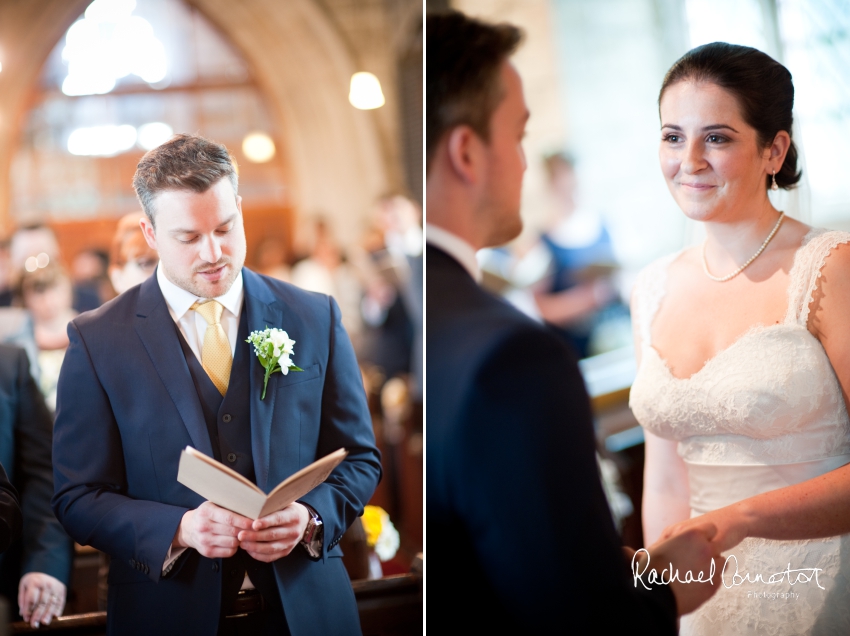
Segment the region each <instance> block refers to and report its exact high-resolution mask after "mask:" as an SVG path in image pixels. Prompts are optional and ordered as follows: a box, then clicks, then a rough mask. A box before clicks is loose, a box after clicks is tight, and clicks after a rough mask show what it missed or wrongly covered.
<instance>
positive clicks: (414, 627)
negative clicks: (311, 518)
mask: <svg viewBox="0 0 850 636" xmlns="http://www.w3.org/2000/svg"><path fill="white" fill-rule="evenodd" d="M351 587H352V588H354V596H355V598H356V599H357V608H358V610H359V611H360V626H361V627H362V629H363V636H412V635H413V634H417V635H419V634H422V625H423V622H422V572H421V568H418V569H415V570H414V571H413V572H411V573H409V574H398V575H395V576H387V577H384V578H382V579H374V580H366V581H352V583H351ZM36 632H38V633H44V632H48V633H51V634H57V636H102V635H103V634H106V612H91V613H88V614H76V615H73V616H60V617H59V618H56V619H54V620H53V622H52V623H51V624H50V625H43V626H42V627H41V628H39V629H33V628H31V627H30V626H29V624H27V623H24V622H18V623H12V625H11V634H32V633H36Z"/></svg>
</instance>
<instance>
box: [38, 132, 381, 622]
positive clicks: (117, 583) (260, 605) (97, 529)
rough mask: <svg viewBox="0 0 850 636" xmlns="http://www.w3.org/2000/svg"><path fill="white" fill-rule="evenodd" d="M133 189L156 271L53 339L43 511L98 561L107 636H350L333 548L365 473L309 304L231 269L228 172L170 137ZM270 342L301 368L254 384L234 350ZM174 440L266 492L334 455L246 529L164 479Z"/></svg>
mask: <svg viewBox="0 0 850 636" xmlns="http://www.w3.org/2000/svg"><path fill="white" fill-rule="evenodd" d="M133 183H134V186H135V189H136V193H137V195H138V197H139V200H140V202H141V204H142V207H143V208H144V210H145V213H146V218H145V219H144V220H143V221H142V223H141V224H142V230H143V232H144V234H145V238H146V240H147V242H148V244H149V245H150V246H151V248H153V249H155V250H157V252H158V253H159V258H160V261H159V265H158V267H157V270H156V273H155V275H153V276H151V277H150V278H149V279H148V280H147V281H145V282H144V283H142V284H141V285H139V286H137V287H133V288H131V289H130V290H128V291H126V292H124V293H123V294H121V295H120V296H118V298H116V299H115V300H113V301H111V302H109V303H107V304H106V305H104V306H103V307H101V308H100V309H98V310H96V311H93V312H88V313H85V314H82V315H81V316H79V317H78V318H77V319H75V320H74V321H73V322H71V323H70V324H69V326H68V335H69V337H70V346H69V347H68V350H67V353H66V356H65V361H64V364H63V366H62V372H61V375H60V379H59V388H58V408H57V416H56V425H55V432H54V453H53V461H54V470H55V495H54V498H53V507H54V510H55V512H56V516H57V517H58V519H59V520H60V521H61V523H62V524H63V525H64V527H65V529H66V530H67V531H68V534H70V535H71V536H72V537H73V538H74V539H75V540H76V541H77V542H79V543H81V544H87V545H92V546H94V547H96V548H98V549H99V550H102V551H103V552H105V553H107V554H109V555H110V556H111V557H112V558H111V564H110V572H109V597H108V615H107V620H108V627H107V630H108V633H110V634H122V635H125V634H216V633H218V634H252V635H253V634H276V635H277V634H289V633H291V634H293V635H294V636H300V635H301V634H317V635H320V634H356V633H359V622H358V621H359V619H358V613H357V606H356V602H355V599H354V594H353V592H352V589H351V585H350V583H349V580H348V576H347V574H346V571H345V567H344V566H343V563H342V559H341V558H340V557H341V556H342V554H341V550H340V549H339V547H337V544H338V543H339V540H340V538H341V537H342V534H343V533H344V532H345V530H346V528H348V526H349V525H350V524H351V523H352V521H353V520H354V519H355V517H357V516H358V515H360V514H362V512H363V506H364V505H365V504H366V503H367V502H368V500H369V498H370V497H371V496H372V493H373V491H374V490H375V487H376V485H377V483H378V480H379V479H380V475H381V468H380V456H379V453H378V451H377V449H376V447H375V440H374V436H373V433H372V424H371V419H370V417H369V411H368V408H367V404H366V396H365V393H364V390H363V384H362V381H361V375H360V370H359V368H358V366H357V362H356V360H355V357H354V351H353V349H352V347H351V344H350V342H349V340H348V336H347V335H346V333H345V330H344V329H343V327H342V325H341V322H340V310H339V307H338V306H337V304H336V302H335V301H334V300H333V299H332V298H329V297H327V296H324V295H321V294H313V293H308V292H305V291H302V290H300V289H298V288H296V287H293V286H292V285H288V284H286V283H282V282H279V281H276V280H273V279H270V278H266V277H264V276H259V275H257V274H255V273H254V272H252V271H251V270H249V269H247V268H244V267H243V264H244V262H245V252H246V248H245V233H244V229H243V225H242V203H241V198H240V197H239V196H238V195H237V186H238V181H237V175H236V171H235V167H234V165H233V163H232V162H231V159H230V156H229V154H228V152H227V150H226V149H225V148H224V146H221V145H219V144H217V143H214V142H212V141H209V140H207V139H204V138H202V137H197V136H190V135H177V136H175V137H174V138H172V139H171V140H170V141H168V142H166V143H165V144H163V145H161V146H159V147H158V148H156V149H154V150H152V151H150V152H149V153H147V154H146V155H145V156H144V157H143V158H142V160H141V161H140V163H139V166H138V168H137V170H136V175H135V178H134V182H133ZM266 327H273V328H278V329H282V330H285V331H286V332H287V333H288V335H289V337H290V338H292V339H293V340H294V341H295V345H294V353H293V354H292V356H291V359H292V363H293V364H295V365H297V366H298V367H300V368H301V369H303V371H290V372H289V373H288V374H287V375H285V376H284V375H281V374H280V373H275V374H273V375H272V376H271V377H270V378H269V382H268V391H267V393H266V395H265V398H264V399H261V392H262V391H263V378H264V369H263V367H262V366H261V364H260V362H259V361H258V360H257V358H256V356H255V354H254V351H253V347H251V346H250V345H249V344H248V343H247V342H246V339H247V338H248V335H249V334H250V333H251V332H252V331H255V330H263V329H265V328H266ZM186 446H193V447H194V448H197V449H198V450H200V451H202V452H203V453H206V454H207V455H209V456H213V457H215V459H217V460H218V461H220V462H222V463H224V464H225V465H226V466H228V467H229V468H231V469H233V470H235V471H236V472H238V473H240V474H241V475H242V476H244V477H245V478H247V479H249V480H250V481H252V482H254V483H255V484H257V486H259V487H260V488H261V489H262V490H263V491H265V492H268V491H270V490H271V489H272V488H274V487H275V486H276V485H277V484H278V483H279V482H281V481H282V480H283V479H285V478H286V477H288V476H290V475H291V474H293V473H295V472H296V471H297V470H299V469H300V468H303V467H304V466H306V465H307V464H309V463H311V462H312V461H314V460H316V459H318V458H320V457H323V456H325V455H327V454H328V453H331V452H333V451H335V450H337V449H338V448H343V447H344V448H346V449H347V450H348V456H347V458H346V460H345V461H343V462H342V463H341V464H340V465H339V466H338V467H337V468H336V469H335V470H334V471H333V473H331V475H330V476H329V477H328V479H327V481H325V482H324V483H323V484H321V485H319V486H317V487H316V488H314V489H313V490H312V491H311V492H310V493H309V494H307V495H305V496H304V497H303V499H301V500H300V501H298V502H296V503H293V504H291V505H290V506H288V507H287V508H285V509H283V510H281V511H279V512H277V513H274V514H271V515H268V516H267V517H263V518H260V519H258V520H255V521H252V520H251V519H246V518H245V517H242V516H240V515H238V514H236V513H232V512H229V511H227V510H224V509H222V508H219V507H218V506H216V505H214V504H212V503H210V502H205V501H204V499H203V498H202V497H201V496H199V495H197V494H196V493H194V492H193V491H191V490H189V489H188V488H186V487H185V486H183V485H182V484H180V483H178V482H177V468H178V462H179V460H180V453H181V451H182V450H183V449H184V448H185V447H186Z"/></svg>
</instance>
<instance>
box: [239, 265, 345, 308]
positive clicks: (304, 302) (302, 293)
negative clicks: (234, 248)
mask: <svg viewBox="0 0 850 636" xmlns="http://www.w3.org/2000/svg"><path fill="white" fill-rule="evenodd" d="M242 271H243V274H244V278H245V281H246V284H245V293H255V294H256V293H257V291H258V289H257V287H258V286H260V289H262V287H265V289H267V290H268V291H269V292H270V293H271V294H272V295H273V296H274V297H275V298H276V299H277V300H280V301H281V302H283V303H284V305H285V306H287V308H290V307H300V308H302V310H304V311H308V312H310V311H312V312H319V313H325V314H327V312H328V307H329V300H328V296H327V294H322V293H319V292H314V291H307V290H306V289H302V288H300V287H296V286H295V285H293V284H292V283H287V282H285V281H282V280H278V279H277V278H272V277H271V276H266V275H264V274H258V273H256V272H254V271H252V270H249V269H244V270H242ZM248 281H251V282H250V283H249V282H248ZM260 297H261V298H262V296H261V295H260Z"/></svg>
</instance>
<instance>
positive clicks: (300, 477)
mask: <svg viewBox="0 0 850 636" xmlns="http://www.w3.org/2000/svg"><path fill="white" fill-rule="evenodd" d="M346 455H348V451H347V450H345V449H344V448H340V449H339V450H336V451H334V452H333V453H330V454H329V455H325V456H324V457H322V458H321V459H317V460H316V461H314V462H313V463H312V464H310V465H309V466H305V467H304V468H302V469H301V470H299V471H298V472H297V473H295V474H294V475H292V476H291V477H289V478H288V479H285V480H284V481H283V482H281V483H280V484H279V485H278V486H277V487H276V488H275V489H274V490H272V491H271V492H270V493H269V496H268V500H267V501H266V504H265V505H264V506H263V509H262V511H260V516H261V517H264V516H266V515H268V514H271V513H273V512H277V511H278V510H283V509H284V508H286V507H287V506H288V505H289V504H291V503H292V502H293V501H295V500H296V499H300V498H301V497H303V496H304V495H306V494H307V493H308V492H310V491H311V490H313V488H315V487H316V486H318V485H319V484H321V483H322V482H323V481H325V480H326V479H327V478H328V475H330V474H331V472H332V471H333V469H334V468H336V467H337V465H338V464H339V463H340V462H341V461H342V460H343V459H345V457H346Z"/></svg>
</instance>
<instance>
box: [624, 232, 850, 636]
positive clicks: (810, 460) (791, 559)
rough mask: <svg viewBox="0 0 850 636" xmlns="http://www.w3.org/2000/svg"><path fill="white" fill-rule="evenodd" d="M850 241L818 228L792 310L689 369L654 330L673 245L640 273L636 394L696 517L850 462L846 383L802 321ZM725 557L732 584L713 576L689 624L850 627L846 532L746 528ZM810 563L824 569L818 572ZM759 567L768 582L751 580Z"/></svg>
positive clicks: (710, 629)
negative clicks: (826, 534)
mask: <svg viewBox="0 0 850 636" xmlns="http://www.w3.org/2000/svg"><path fill="white" fill-rule="evenodd" d="M846 242H850V233H846V232H834V231H826V230H821V229H813V230H811V231H810V232H809V233H808V234H807V235H806V237H805V238H804V240H803V243H802V246H801V247H800V249H799V250H798V252H797V254H796V256H795V259H794V264H793V267H792V269H791V271H790V283H789V289H788V311H787V313H786V316H785V319H784V321H782V322H781V323H779V324H775V325H768V326H764V325H754V326H753V327H751V328H750V329H749V330H748V331H747V332H745V333H744V334H743V335H742V336H740V338H738V340H736V341H735V342H734V343H733V344H732V345H730V346H729V347H728V348H727V349H724V350H723V351H720V352H719V353H718V354H717V355H716V356H714V357H713V358H712V359H711V360H709V361H708V362H707V363H706V364H705V366H704V367H703V368H702V369H700V370H699V371H698V372H696V373H695V374H694V375H692V376H691V377H689V378H686V379H679V378H676V377H674V376H673V375H672V373H671V372H670V368H669V367H668V366H667V363H666V362H665V361H664V360H663V359H662V358H661V356H660V355H659V354H658V352H657V351H656V350H655V349H654V348H653V346H652V340H651V337H650V326H651V324H652V320H653V317H654V316H655V314H656V312H657V310H658V308H659V307H660V306H661V303H662V301H663V299H664V294H665V286H666V285H665V283H666V272H667V267H668V265H669V264H670V263H671V262H672V261H673V260H674V259H675V258H676V256H677V254H673V255H671V256H669V257H666V258H663V259H660V260H658V261H656V262H654V263H653V264H651V265H649V266H648V267H647V268H646V269H644V270H643V271H642V272H641V274H640V276H639V278H638V281H637V283H636V287H635V292H634V293H635V315H634V316H633V320H635V321H636V325H637V327H638V329H639V333H640V336H641V364H640V368H639V369H638V372H637V376H636V378H635V381H634V384H633V386H632V390H631V398H630V405H631V408H632V410H633V412H634V414H635V417H637V419H638V421H639V422H640V423H641V425H643V426H644V427H645V428H646V429H647V430H648V431H650V432H652V433H653V434H655V435H657V436H659V437H663V438H665V439H672V440H677V441H678V442H679V444H678V453H679V455H680V456H681V457H682V459H683V460H684V461H685V464H686V466H687V468H688V478H689V485H690V505H691V516H696V515H700V514H703V513H706V512H708V511H711V510H715V509H717V508H721V507H723V506H726V505H728V504H731V503H734V502H736V501H740V500H741V499H745V498H747V497H751V496H753V495H758V494H761V493H763V492H768V491H770V490H774V489H776V488H781V487H783V486H787V485H792V484H796V483H799V482H802V481H805V480H807V479H810V478H812V477H816V476H818V475H822V474H824V473H826V472H828V471H830V470H833V469H835V468H838V467H839V466H842V465H844V464H846V463H848V462H850V420H848V416H847V408H846V406H845V404H844V400H843V398H842V394H841V388H840V386H839V384H838V380H837V378H836V376H835V372H834V371H833V368H832V366H831V365H830V362H829V359H828V358H827V356H826V353H825V352H824V350H823V347H822V346H821V344H820V342H818V340H817V339H816V338H815V337H814V336H813V335H812V334H811V333H810V332H809V330H808V329H807V327H806V325H807V320H808V315H809V304H810V303H811V301H812V294H813V292H814V291H815V289H816V287H817V284H818V278H819V277H820V270H821V269H822V267H823V265H824V263H825V261H826V259H827V257H828V256H829V253H830V251H831V250H832V249H834V248H835V247H836V246H837V245H839V244H841V243H846ZM847 319H848V331H847V334H848V337H850V316H848V317H847ZM729 555H734V557H735V559H737V572H738V574H739V575H740V576H741V577H743V578H744V581H745V582H743V583H742V584H739V585H734V583H736V582H739V583H740V581H741V579H734V578H733V574H734V573H735V571H736V567H735V565H736V564H735V561H734V560H732V559H731V558H730V557H729ZM724 556H726V557H727V561H728V564H727V570H726V575H725V577H724V580H725V582H726V583H725V584H723V583H720V580H719V577H718V578H715V581H716V582H717V583H718V584H719V585H720V588H719V590H718V592H717V594H716V595H715V596H713V597H712V599H711V600H710V601H708V602H707V603H706V604H705V605H703V606H702V607H701V608H700V609H698V610H697V611H696V612H694V613H692V614H689V615H687V616H685V617H683V618H682V621H681V628H680V629H681V631H680V633H681V634H687V635H694V634H696V635H703V634H705V635H706V636H708V635H710V636H715V635H720V634H736V635H739V634H752V635H754V636H755V635H759V636H763V635H773V634H793V635H795V636H798V635H801V634H810V635H819V634H825V635H833V634H850V535H843V536H840V537H834V538H829V539H820V540H814V541H771V540H766V539H755V538H752V539H745V540H744V541H743V542H742V543H741V544H739V545H738V546H736V547H735V548H733V549H732V550H730V551H729V552H727V553H724ZM721 566H722V563H721ZM813 568H819V569H820V571H819V572H817V580H816V579H815V577H814V576H813V575H814V574H815V572H814V571H813V570H812V569H813ZM786 570H792V572H791V574H790V575H787V574H786V575H779V576H774V578H773V582H770V581H771V579H770V575H772V574H773V575H775V574H777V573H779V572H783V571H786ZM793 570H804V571H802V572H793ZM719 574H720V569H719V568H718V575H719ZM759 574H760V575H761V580H760V581H755V582H746V579H747V578H749V579H751V580H754V579H755V578H756V575H759ZM747 575H749V577H747ZM789 578H790V580H791V583H789ZM807 579H810V580H808V581H807ZM694 585H698V584H696V583H695V584H694ZM727 585H729V586H731V587H726V586H727ZM821 588H824V589H821Z"/></svg>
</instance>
